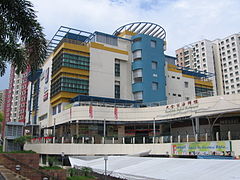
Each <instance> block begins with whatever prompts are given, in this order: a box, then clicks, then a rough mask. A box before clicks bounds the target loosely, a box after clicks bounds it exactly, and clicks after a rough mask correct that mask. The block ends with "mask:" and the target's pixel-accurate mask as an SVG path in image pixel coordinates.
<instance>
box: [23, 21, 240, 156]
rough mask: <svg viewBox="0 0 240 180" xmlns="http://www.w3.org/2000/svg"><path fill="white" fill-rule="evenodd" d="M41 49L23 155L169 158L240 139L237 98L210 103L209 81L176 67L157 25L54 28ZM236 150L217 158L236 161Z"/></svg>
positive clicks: (207, 76) (202, 74)
mask: <svg viewBox="0 0 240 180" xmlns="http://www.w3.org/2000/svg"><path fill="white" fill-rule="evenodd" d="M48 48H49V56H48V58H47V59H46V62H45V64H44V65H43V67H42V69H41V70H40V71H39V72H38V73H37V74H30V75H29V80H30V81H31V85H30V86H29V89H28V92H29V93H28V100H29V103H28V109H29V110H30V111H29V112H30V113H29V114H28V115H27V117H26V119H27V121H28V128H29V131H30V134H32V135H34V136H36V138H34V139H33V140H32V143H31V144H27V145H26V146H25V148H26V149H32V150H34V151H36V152H39V153H40V154H42V155H46V154H58V155H59V154H61V153H65V154H68V155H88V154H94V155H103V154H117V155H123V154H136V153H141V152H147V151H150V153H151V154H173V148H172V145H173V144H172V143H180V142H199V141H207V142H210V141H211V142H212V141H217V142H218V141H221V140H224V141H222V142H228V143H229V142H230V141H229V140H233V139H239V138H240V136H239V135H240V133H239V130H238V129H239V128H240V118H239V116H240V103H239V102H240V95H239V94H235V95H224V96H212V95H213V94H214V92H213V84H212V81H211V79H212V77H213V76H214V74H212V73H211V72H205V71H197V70H193V69H190V68H184V67H180V66H176V65H175V60H176V58H174V57H171V56H167V55H165V54H164V51H165V49H166V32H165V30H164V29H163V28H162V27H161V26H159V25H157V24H154V23H147V22H138V23H131V24H127V25H124V26H121V27H120V28H118V29H117V30H116V31H114V33H113V34H107V33H102V32H94V33H90V32H86V31H82V30H76V29H72V28H68V27H61V28H60V29H59V30H58V31H57V32H56V34H55V35H54V37H53V38H52V40H51V41H50V43H49V46H48ZM33 77H34V78H33ZM239 144H240V142H238V141H234V142H232V143H231V145H229V144H228V145H226V146H227V148H225V149H224V150H226V151H234V152H235V153H236V154H240V151H239V150H238V148H235V147H237V146H238V145H239ZM230 146H231V148H230ZM234 148H235V149H234ZM209 151H210V150H209Z"/></svg>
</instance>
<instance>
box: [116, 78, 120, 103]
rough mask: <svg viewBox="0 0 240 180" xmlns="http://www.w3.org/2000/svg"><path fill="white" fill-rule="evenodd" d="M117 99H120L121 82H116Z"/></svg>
mask: <svg viewBox="0 0 240 180" xmlns="http://www.w3.org/2000/svg"><path fill="white" fill-rule="evenodd" d="M115 98H116V99H120V81H115Z"/></svg>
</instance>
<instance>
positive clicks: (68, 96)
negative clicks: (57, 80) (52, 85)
mask: <svg viewBox="0 0 240 180" xmlns="http://www.w3.org/2000/svg"><path fill="white" fill-rule="evenodd" d="M77 95H79V93H72V92H59V93H58V94H56V95H54V96H53V97H51V100H50V101H51V104H56V102H57V101H59V100H60V99H71V98H74V97H75V96H77Z"/></svg>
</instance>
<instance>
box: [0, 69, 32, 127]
mask: <svg viewBox="0 0 240 180" xmlns="http://www.w3.org/2000/svg"><path fill="white" fill-rule="evenodd" d="M28 73H29V69H28V70H26V72H24V73H20V74H16V72H15V68H14V67H13V66H12V67H11V71H10V81H9V90H8V95H7V98H6V101H5V103H6V111H5V113H4V118H5V121H6V122H23V123H24V122H25V119H26V107H27V90H28V80H27V77H28Z"/></svg>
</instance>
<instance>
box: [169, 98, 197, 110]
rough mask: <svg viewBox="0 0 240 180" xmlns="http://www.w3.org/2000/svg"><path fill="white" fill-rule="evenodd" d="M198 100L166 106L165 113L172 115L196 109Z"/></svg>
mask: <svg viewBox="0 0 240 180" xmlns="http://www.w3.org/2000/svg"><path fill="white" fill-rule="evenodd" d="M198 106H199V104H198V100H197V99H195V100H191V101H186V102H181V103H177V104H172V105H167V106H166V109H165V112H166V113H173V112H184V111H186V110H189V109H194V108H198Z"/></svg>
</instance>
